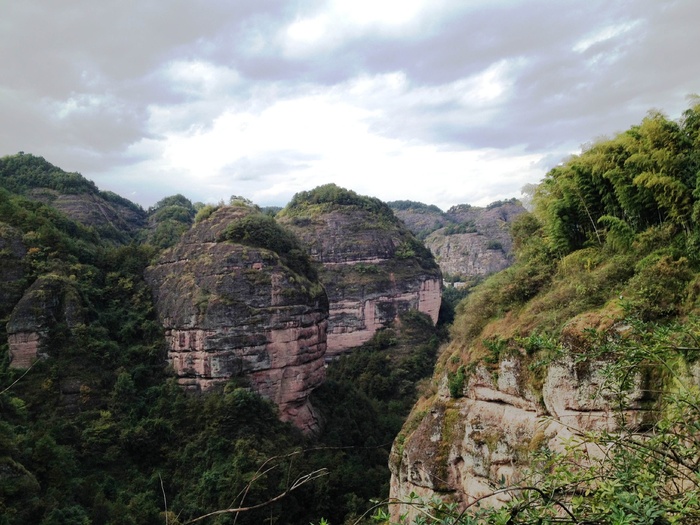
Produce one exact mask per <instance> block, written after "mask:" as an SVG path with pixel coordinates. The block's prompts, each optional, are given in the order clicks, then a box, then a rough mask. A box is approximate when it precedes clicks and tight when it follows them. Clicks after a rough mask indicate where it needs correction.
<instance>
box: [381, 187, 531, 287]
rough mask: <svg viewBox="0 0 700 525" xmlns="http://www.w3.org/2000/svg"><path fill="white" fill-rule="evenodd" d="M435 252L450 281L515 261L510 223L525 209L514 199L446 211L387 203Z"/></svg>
mask: <svg viewBox="0 0 700 525" xmlns="http://www.w3.org/2000/svg"><path fill="white" fill-rule="evenodd" d="M388 204H389V206H390V207H391V208H392V210H393V211H394V214H395V215H396V216H397V217H398V218H400V219H401V220H402V221H403V222H404V223H405V224H406V226H407V227H408V228H409V229H410V230H411V231H412V232H414V233H415V234H416V235H417V236H418V237H420V238H421V239H423V241H424V243H425V245H426V247H428V249H429V250H430V251H431V252H432V253H433V255H434V257H435V260H436V261H437V263H438V265H439V266H440V270H441V271H442V273H443V275H444V276H445V280H446V281H447V282H454V281H464V282H474V281H476V280H478V279H480V278H483V277H485V276H487V275H491V274H493V273H496V272H498V271H500V270H503V269H505V268H507V267H508V266H510V265H511V264H512V263H513V253H512V241H511V235H510V226H511V224H512V223H513V221H514V220H515V219H516V218H517V217H518V216H519V215H520V214H522V213H524V212H525V208H523V207H522V205H521V204H520V203H519V202H518V201H516V200H515V199H511V200H507V201H496V202H494V203H492V204H489V205H488V206H486V207H478V206H470V205H468V204H461V205H458V206H453V207H452V208H450V209H449V210H448V211H447V212H443V211H442V210H440V209H439V208H437V207H436V206H428V205H426V204H423V203H419V202H413V201H394V202H390V203H388Z"/></svg>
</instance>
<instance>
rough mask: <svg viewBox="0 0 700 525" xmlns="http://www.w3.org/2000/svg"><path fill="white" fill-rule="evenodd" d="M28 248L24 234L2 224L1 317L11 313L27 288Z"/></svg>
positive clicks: (0, 249) (0, 245) (0, 243)
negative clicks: (26, 257)
mask: <svg viewBox="0 0 700 525" xmlns="http://www.w3.org/2000/svg"><path fill="white" fill-rule="evenodd" d="M26 255H27V248H26V246H25V245H24V243H23V242H22V232H20V231H19V230H17V229H16V228H13V227H11V226H9V225H8V224H5V223H3V222H0V282H2V286H0V317H4V316H5V315H6V314H7V313H9V311H10V309H11V308H12V306H13V305H14V304H15V303H16V302H17V300H19V298H20V297H21V296H22V292H23V288H24V286H25V277H26V264H25V262H24V258H25V256H26Z"/></svg>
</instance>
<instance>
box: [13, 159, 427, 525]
mask: <svg viewBox="0 0 700 525" xmlns="http://www.w3.org/2000/svg"><path fill="white" fill-rule="evenodd" d="M25 157H26V158H25ZM20 161H21V162H20ZM2 166H3V169H4V170H5V171H3V173H2V175H3V178H2V181H3V185H2V186H3V187H0V237H1V238H0V242H2V243H4V244H2V246H4V248H3V249H1V250H0V262H2V263H3V265H4V269H7V268H8V267H10V265H15V266H16V267H17V268H16V270H17V271H15V272H14V273H12V274H11V275H12V276H13V278H16V279H15V280H13V281H12V282H8V283H3V287H4V288H3V290H2V292H3V295H2V297H4V298H7V303H6V304H2V305H0V316H2V317H1V318H0V355H2V359H1V360H0V524H25V523H26V524H41V525H57V524H88V523H90V524H120V523H124V524H131V523H139V524H148V523H153V524H163V523H169V524H170V525H175V524H178V523H188V522H192V521H193V520H195V519H197V518H198V517H201V516H204V515H206V514H209V513H212V512H215V511H220V510H222V511H226V510H227V509H228V510H230V509H235V508H238V507H242V508H246V509H248V510H245V511H243V512H240V513H237V512H222V513H218V514H213V515H211V516H209V517H207V518H206V519H203V520H202V522H204V523H220V524H223V523H234V522H235V523H241V524H245V523H255V524H257V523H264V522H266V521H270V522H275V523H280V524H284V523H290V524H296V523H309V522H311V521H318V520H320V519H321V517H322V516H327V517H330V518H332V519H333V520H334V521H335V522H337V523H342V522H343V521H344V520H346V519H348V520H350V519H352V516H359V515H360V514H362V513H364V512H365V511H366V510H367V509H368V508H369V507H370V506H371V503H370V499H371V498H375V497H381V496H385V495H386V494H387V490H388V489H387V481H388V469H387V457H388V452H389V447H390V445H391V441H392V440H393V437H394V435H395V434H396V432H398V429H399V427H400V425H401V423H402V421H403V417H404V416H405V414H406V413H407V412H408V410H409V408H410V406H411V404H412V402H413V400H414V398H415V396H416V395H417V394H416V385H415V383H416V381H417V380H418V378H420V377H424V376H427V375H429V374H430V372H431V369H432V363H433V360H434V356H435V353H436V349H437V348H436V345H437V339H436V338H435V331H434V329H433V327H432V326H431V324H430V323H429V322H428V323H427V324H426V320H425V318H423V317H422V316H420V315H413V316H411V315H408V316H405V318H404V319H403V320H402V323H401V326H397V327H396V328H395V329H394V330H388V331H385V332H382V333H381V334H378V335H377V337H376V338H375V340H373V341H372V342H371V343H369V344H368V345H366V348H364V349H363V350H361V352H360V354H359V355H358V356H357V357H356V358H354V359H351V358H348V359H347V360H346V359H341V360H340V361H338V362H337V363H331V364H330V366H329V368H328V375H329V381H328V382H327V384H326V385H325V386H324V388H323V389H322V390H321V391H319V392H317V393H316V394H315V396H314V397H315V399H314V402H315V403H316V404H317V405H318V407H320V415H321V417H322V420H323V422H324V425H323V431H322V432H321V434H319V435H318V436H313V437H305V436H302V435H301V434H300V433H299V431H298V430H296V429H295V428H293V427H291V426H289V425H287V424H283V423H281V422H280V421H279V420H278V414H277V412H276V409H275V407H274V405H272V404H271V403H269V402H268V401H266V400H264V399H262V398H261V397H260V396H258V395H256V394H254V393H253V392H252V391H251V390H250V389H249V388H247V385H246V384H245V381H244V380H242V379H240V378H239V379H236V380H232V381H231V382H230V383H229V384H227V385H226V386H225V387H224V388H222V389H221V390H217V391H214V392H211V393H208V394H207V395H192V394H187V393H186V392H184V391H183V390H182V389H181V388H180V387H178V386H177V385H176V384H175V382H174V379H173V378H172V377H171V376H170V375H169V373H168V370H167V369H165V366H164V365H165V357H166V356H165V342H164V334H163V329H162V326H161V325H160V323H159V322H158V321H157V319H156V316H155V313H154V308H153V302H152V298H151V292H150V290H149V289H148V287H147V285H146V283H145V282H144V280H143V277H142V275H143V270H144V268H145V267H146V266H147V265H148V264H149V261H151V260H153V258H154V256H155V254H157V252H158V250H160V249H163V248H165V247H168V246H171V245H173V244H174V243H175V242H177V239H178V238H179V237H180V235H181V234H182V232H184V231H186V230H187V229H188V228H189V227H190V225H191V224H192V222H193V221H194V220H195V217H197V219H198V220H200V221H201V220H205V219H206V217H207V215H208V214H211V213H212V212H213V211H215V209H216V206H209V207H206V206H198V205H197V204H192V203H191V202H190V201H189V200H188V199H186V198H185V197H183V196H182V195H175V196H172V197H167V198H165V199H163V200H161V201H160V202H159V203H158V204H156V205H155V206H154V207H152V208H151V209H150V210H148V217H149V223H148V224H147V225H146V228H144V230H142V233H141V236H140V237H139V239H140V240H141V241H142V242H141V243H138V244H137V243H135V242H134V243H131V244H128V245H125V246H117V245H115V244H114V243H113V242H111V241H110V242H108V241H107V240H105V239H104V238H103V237H102V236H101V234H100V232H98V231H96V230H95V229H94V228H92V227H90V226H85V225H83V224H81V223H79V222H76V221H74V220H72V219H70V218H68V217H67V216H66V215H64V214H63V213H61V212H59V211H57V210H56V209H55V208H53V207H51V206H50V205H49V204H46V203H42V202H38V201H35V200H30V199H28V198H27V197H26V196H25V194H29V193H30V192H31V190H32V189H33V188H35V187H40V188H56V191H83V189H84V190H85V191H94V190H95V188H94V186H93V185H91V183H90V184H88V185H84V184H83V181H84V179H82V177H80V176H77V174H76V176H71V175H70V174H68V176H66V175H64V174H63V172H61V171H60V170H58V168H55V167H53V166H51V165H50V164H48V163H46V162H45V161H43V159H39V158H38V157H33V156H30V155H26V156H21V158H18V156H15V157H12V158H7V159H3V164H2ZM18 172H19V173H18ZM47 172H48V173H47ZM8 188H9V189H8ZM20 190H21V191H20ZM101 195H102V196H103V198H105V199H106V200H107V201H109V202H114V203H118V204H120V205H122V206H124V207H127V208H128V207H129V206H128V204H126V203H124V202H122V200H124V201H125V199H122V198H121V197H118V196H116V195H112V194H105V193H103V194H101ZM127 202H128V201H127ZM243 204H245V203H243ZM134 209H135V208H134ZM197 213H199V215H197ZM225 236H226V238H227V239H229V240H235V241H236V242H242V243H244V244H250V245H254V246H261V247H265V248H268V249H273V250H274V251H276V252H277V253H278V254H279V255H280V257H281V258H283V259H284V260H285V263H286V264H289V265H291V266H292V267H294V268H295V269H296V270H297V271H298V272H300V273H302V274H304V275H311V274H312V273H313V271H314V270H313V268H311V267H310V263H309V260H308V256H307V255H306V254H305V253H304V252H303V250H301V248H300V247H299V245H298V241H297V240H296V239H295V238H294V237H293V236H292V235H291V234H290V233H289V232H288V231H287V230H284V229H282V228H281V227H280V226H279V225H277V224H276V223H275V222H274V220H273V219H272V217H271V216H270V215H266V214H262V213H256V212H254V213H252V214H251V215H250V216H249V217H248V218H246V219H243V220H242V221H241V222H240V223H234V224H233V225H232V227H231V228H230V229H229V230H227V232H226V234H225ZM13 243H15V244H17V245H18V246H19V247H20V248H18V250H19V251H18V253H20V255H21V256H18V255H17V254H14V252H13V251H12V249H11V247H12V246H13ZM409 248H410V246H409ZM39 285H41V286H39ZM32 286H33V287H32ZM30 289H31V290H33V292H32V293H34V295H35V296H36V299H37V301H38V302H37V303H36V304H29V305H28V308H30V309H31V308H37V309H41V308H45V307H48V308H49V309H48V310H47V312H49V313H50V314H51V315H43V314H42V315H40V316H39V317H40V318H41V320H42V322H45V323H46V325H45V326H46V328H47V330H48V332H47V334H46V337H47V338H48V345H47V348H48V356H49V358H48V359H42V360H38V361H36V362H35V364H33V365H32V366H31V368H29V369H28V370H21V369H20V370H17V369H12V368H10V367H9V363H8V354H9V352H8V344H7V328H6V327H7V322H8V319H9V318H10V317H11V313H12V312H13V307H14V306H15V304H16V302H17V301H18V300H19V299H20V298H21V297H22V294H23V293H25V295H26V294H27V293H28V292H27V290H30ZM25 299H26V297H25ZM44 300H45V303H44V302H42V301H44ZM54 302H55V303H56V304H55V305H54V304H53V303H54ZM47 305H48V306H47ZM66 309H69V310H70V309H73V310H74V311H73V310H71V312H72V313H71V316H72V317H71V319H68V317H70V316H69V315H68V314H67V313H66V311H65V310H66ZM15 315H16V309H15ZM52 316H53V317H52Z"/></svg>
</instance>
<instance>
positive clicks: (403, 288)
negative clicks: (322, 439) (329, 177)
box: [280, 205, 442, 356]
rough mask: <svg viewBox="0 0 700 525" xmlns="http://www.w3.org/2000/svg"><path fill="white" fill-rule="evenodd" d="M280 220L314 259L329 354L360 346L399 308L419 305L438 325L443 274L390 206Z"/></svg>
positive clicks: (313, 212)
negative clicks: (326, 310) (325, 305)
mask: <svg viewBox="0 0 700 525" xmlns="http://www.w3.org/2000/svg"><path fill="white" fill-rule="evenodd" d="M280 221H281V222H282V223H283V224H284V225H285V226H287V227H288V228H290V229H291V230H292V231H293V232H294V233H295V234H296V235H297V237H299V238H300V239H301V240H302V241H303V242H304V244H305V245H306V246H307V248H308V250H309V253H310V254H311V258H312V259H313V260H314V261H316V262H318V263H320V269H319V279H320V281H321V283H322V284H323V285H324V286H325V287H326V291H327V293H328V300H329V302H330V317H329V320H328V354H329V355H330V356H333V355H337V354H339V353H342V352H345V351H347V350H349V349H351V348H353V347H356V346H359V345H361V344H363V343H365V342H366V341H368V340H369V339H371V338H372V336H373V335H374V333H375V332H376V331H377V330H379V329H381V328H384V327H387V326H389V325H390V324H391V323H392V322H393V321H394V320H396V319H397V317H398V315H399V313H401V312H402V311H406V310H419V311H421V312H424V313H426V314H427V315H429V316H430V318H431V319H432V320H433V322H434V323H435V322H437V318H438V313H439V310H440V301H441V286H442V276H441V274H440V270H439V268H438V267H437V265H436V264H435V262H434V260H433V258H432V256H431V254H430V253H429V252H428V250H426V249H425V248H424V247H423V245H422V244H421V243H420V241H418V240H417V239H416V238H415V237H414V236H413V235H412V234H411V233H410V232H409V231H408V230H407V229H406V228H405V227H403V225H402V224H401V223H400V222H399V221H397V220H396V219H395V217H394V216H393V214H392V213H391V210H389V209H388V208H386V212H385V213H383V214H378V213H376V212H375V211H370V210H367V209H363V208H361V207H359V206H355V205H334V206H330V207H326V208H325V209H323V210H321V211H319V210H311V209H309V210H307V211H301V212H298V213H295V214H294V215H291V216H290V215H285V214H284V213H282V214H281V218H280Z"/></svg>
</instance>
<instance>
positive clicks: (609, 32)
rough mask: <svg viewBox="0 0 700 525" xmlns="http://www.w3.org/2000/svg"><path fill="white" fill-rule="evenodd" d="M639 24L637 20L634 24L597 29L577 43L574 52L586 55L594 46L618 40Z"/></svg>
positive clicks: (627, 23)
mask: <svg viewBox="0 0 700 525" xmlns="http://www.w3.org/2000/svg"><path fill="white" fill-rule="evenodd" d="M639 24H640V22H639V21H638V20H637V21H634V22H625V23H622V24H613V25H608V26H605V27H603V28H600V29H597V30H595V31H593V32H591V33H589V34H588V35H586V36H585V37H584V38H582V39H581V40H579V41H578V42H576V44H575V45H574V47H573V50H574V51H576V52H577V53H585V52H586V51H588V50H589V49H590V48H591V47H593V46H594V45H596V44H600V43H602V42H607V41H609V40H613V39H615V38H618V37H620V36H622V35H624V34H625V33H627V32H629V31H631V30H632V29H634V28H635V27H637V26H638V25H639Z"/></svg>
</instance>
